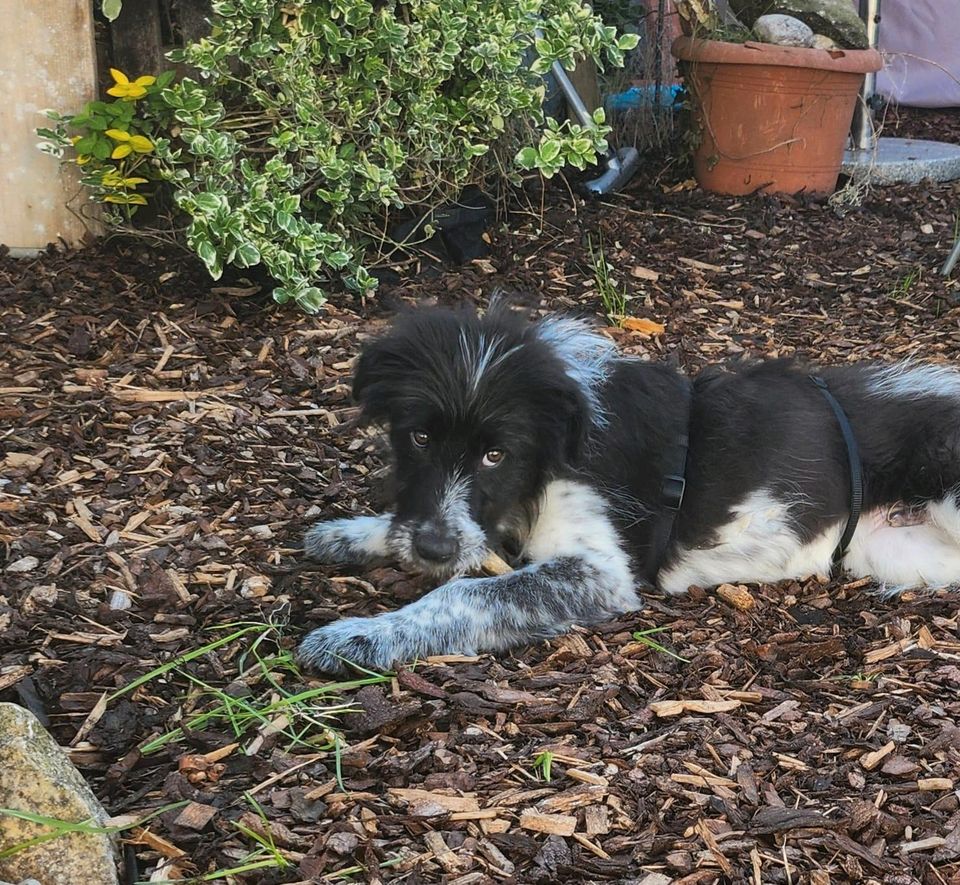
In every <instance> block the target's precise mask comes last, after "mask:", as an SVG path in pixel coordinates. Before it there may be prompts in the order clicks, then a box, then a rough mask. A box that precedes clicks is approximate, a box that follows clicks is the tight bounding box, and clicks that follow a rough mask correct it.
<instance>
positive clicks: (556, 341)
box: [536, 317, 619, 423]
mask: <svg viewBox="0 0 960 885" xmlns="http://www.w3.org/2000/svg"><path fill="white" fill-rule="evenodd" d="M536 333H537V337H538V338H539V339H540V340H541V341H543V342H544V343H545V344H548V345H549V346H550V347H551V348H552V349H553V352H554V353H555V354H556V355H557V356H558V357H559V358H560V360H562V362H563V364H564V366H566V370H567V375H569V376H570V377H571V378H572V379H573V380H574V381H575V382H576V383H577V385H578V386H579V387H580V389H581V390H582V391H583V394H584V396H585V397H586V398H587V402H588V403H589V404H590V408H591V411H592V412H593V415H594V420H596V421H598V423H602V422H603V421H604V419H603V416H602V415H601V414H600V397H599V392H600V388H601V386H602V385H603V382H604V381H605V380H606V378H607V374H608V373H609V371H610V364H611V363H612V362H614V361H615V360H616V359H618V357H619V354H618V352H617V348H616V345H615V344H614V343H613V342H612V341H610V340H609V339H607V338H604V337H603V336H602V335H598V334H597V333H596V332H594V331H593V329H591V328H590V326H589V325H588V324H587V323H585V322H582V321H580V320H573V319H569V318H567V317H548V318H547V319H544V320H541V321H540V322H539V323H537V325H536Z"/></svg>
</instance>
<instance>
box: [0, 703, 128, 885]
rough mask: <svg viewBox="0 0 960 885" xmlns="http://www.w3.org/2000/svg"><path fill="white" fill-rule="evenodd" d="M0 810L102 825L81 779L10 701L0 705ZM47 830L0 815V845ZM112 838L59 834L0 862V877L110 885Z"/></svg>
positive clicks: (55, 884)
mask: <svg viewBox="0 0 960 885" xmlns="http://www.w3.org/2000/svg"><path fill="white" fill-rule="evenodd" d="M0 808H11V809H15V810H17V811H26V812H29V813H31V814H38V815H42V816H43V817H49V818H56V819H57V820H66V821H88V820H92V822H93V823H94V824H95V825H102V824H103V823H104V822H105V821H106V820H107V813H106V811H105V810H104V808H103V806H102V805H101V804H100V803H99V802H98V801H97V797H96V796H94V795H93V791H92V790H91V789H90V787H88V786H87V783H86V781H84V779H83V778H82V777H81V776H80V773H79V772H78V771H77V769H76V768H74V767H73V764H72V763H71V762H70V760H69V759H67V757H66V756H65V755H64V754H63V752H62V751H61V749H60V747H58V746H57V743H56V741H54V739H53V738H52V737H50V735H49V734H47V732H46V731H45V730H44V728H43V726H42V725H41V724H40V722H39V721H38V720H37V718H36V717H35V716H34V715H33V714H32V713H31V712H30V711H29V710H25V709H24V708H23V707H18V706H17V705H16V704H0ZM47 832H49V828H48V827H46V826H44V825H43V824H35V823H31V822H30V821H25V820H20V819H19V818H15V817H10V816H8V815H3V816H0V845H3V846H4V847H11V846H14V845H19V844H20V843H22V842H26V841H28V840H30V839H34V838H36V837H37V836H41V835H43V834H45V833H47ZM116 859H117V851H116V841H115V838H114V837H113V836H110V835H107V834H103V833H65V834H64V835H62V836H58V837H57V838H56V839H51V840H49V841H47V842H41V843H39V844H37V845H33V846H31V847H29V848H25V849H24V850H22V851H18V852H17V853H16V854H14V855H12V856H10V857H6V858H4V859H2V860H0V880H6V881H9V882H20V881H21V880H22V879H25V878H26V877H28V876H32V877H34V878H36V879H39V880H40V881H41V882H43V885H77V883H80V882H84V883H86V882H89V883H94V882H95V883H97V885H116V883H117V882H118V878H117V864H116Z"/></svg>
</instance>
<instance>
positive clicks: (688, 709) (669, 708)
mask: <svg viewBox="0 0 960 885" xmlns="http://www.w3.org/2000/svg"><path fill="white" fill-rule="evenodd" d="M739 706H740V701H735V700H731V701H699V700H696V699H691V700H687V701H654V702H653V703H652V704H650V709H651V710H652V711H653V712H654V714H655V715H657V716H659V717H661V718H666V717H668V716H682V715H683V714H684V713H705V714H708V715H709V714H711V713H728V712H729V711H730V710H736V709H737V707H739Z"/></svg>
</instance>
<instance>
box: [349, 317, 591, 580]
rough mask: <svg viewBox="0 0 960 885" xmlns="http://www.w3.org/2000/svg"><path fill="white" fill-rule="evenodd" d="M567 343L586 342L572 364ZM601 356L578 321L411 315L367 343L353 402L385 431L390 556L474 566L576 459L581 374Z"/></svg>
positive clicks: (584, 407)
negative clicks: (393, 494)
mask: <svg viewBox="0 0 960 885" xmlns="http://www.w3.org/2000/svg"><path fill="white" fill-rule="evenodd" d="M577 335H579V336H580V337H581V338H583V339H588V338H589V339H591V340H592V343H591V347H590V348H587V349H588V350H590V351H591V352H590V353H584V354H581V355H580V357H578V356H577V355H576V345H575V342H574V339H575V338H576V337H577ZM608 346H609V345H608V344H607V342H606V341H605V339H602V338H598V337H597V336H594V335H592V334H590V333H589V332H588V331H587V330H586V329H585V328H584V327H582V326H580V325H579V324H577V323H572V322H570V321H563V320H561V321H553V322H552V323H551V322H548V323H540V324H537V325H531V324H528V323H525V322H523V321H522V320H520V319H518V318H516V317H514V316H512V315H510V314H509V313H508V312H507V311H505V310H503V309H499V310H492V311H489V312H488V313H487V314H486V315H484V316H483V317H482V318H478V317H477V316H476V315H475V314H473V313H470V312H466V311H449V310H440V309H424V310H416V311H411V312H410V313H408V314H407V315H405V316H403V317H401V319H400V320H399V322H398V323H397V325H396V326H395V327H394V329H393V331H391V332H390V333H389V334H387V335H386V336H385V337H383V338H381V339H379V340H377V341H375V342H373V343H371V344H369V345H368V346H367V347H366V348H365V349H364V351H363V353H362V355H361V357H360V360H359V362H358V365H357V371H356V375H355V381H354V395H355V397H356V398H357V400H358V401H359V402H360V404H361V405H362V407H363V412H364V416H365V417H366V418H367V419H368V420H370V421H374V422H376V423H380V424H383V425H385V426H387V427H389V430H390V440H391V445H392V448H393V453H394V460H395V470H396V480H397V491H398V496H397V506H396V517H395V520H394V524H393V530H392V532H391V547H392V548H393V550H394V552H395V553H396V554H397V555H398V556H400V558H401V559H404V560H407V561H412V562H414V563H416V564H418V565H420V566H421V567H423V568H426V569H428V570H431V571H435V572H444V573H449V572H461V571H465V570H467V569H469V568H471V567H473V566H475V565H477V564H478V563H479V562H480V560H481V559H482V557H483V554H484V552H485V550H486V548H487V546H488V544H489V543H490V542H494V541H495V540H496V539H497V538H498V537H500V536H502V535H503V533H504V532H505V531H506V530H508V528H509V527H510V526H512V525H513V524H514V523H515V522H516V521H517V519H518V518H519V517H520V516H521V514H522V513H523V512H525V510H526V508H527V507H528V506H529V505H530V504H531V503H533V502H535V501H536V499H537V498H538V497H539V494H540V492H541V491H542V490H543V487H544V485H545V483H546V482H547V481H548V480H549V479H550V478H551V477H552V476H555V475H556V474H557V473H559V472H560V471H562V470H563V469H564V468H567V467H574V466H575V465H576V464H577V462H578V460H579V459H580V456H581V452H582V450H583V447H584V444H585V440H586V436H587V433H588V431H589V427H590V423H591V421H592V420H593V418H594V411H593V410H594V403H593V400H592V393H591V391H592V388H591V383H592V376H591V375H590V372H591V371H593V372H594V374H596V372H597V371H599V366H600V363H601V362H602V360H603V359H605V358H606V355H607V354H608V351H607V348H608ZM578 360H579V361H578Z"/></svg>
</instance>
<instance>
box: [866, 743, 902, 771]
mask: <svg viewBox="0 0 960 885" xmlns="http://www.w3.org/2000/svg"><path fill="white" fill-rule="evenodd" d="M896 748H897V745H896V744H895V743H894V742H893V741H888V742H887V743H885V744H884V745H883V746H882V747H881V748H880V749H879V750H873V751H871V752H869V753H864V754H863V755H862V756H861V757H860V765H861V766H862V767H863V768H865V769H866V770H867V771H873V769H875V768H876V767H877V766H878V765H879V764H880V763H881V762H883V760H884V759H885V758H886V757H887V756H889V755H890V754H891V753H892V752H893V751H894V750H895V749H896Z"/></svg>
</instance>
